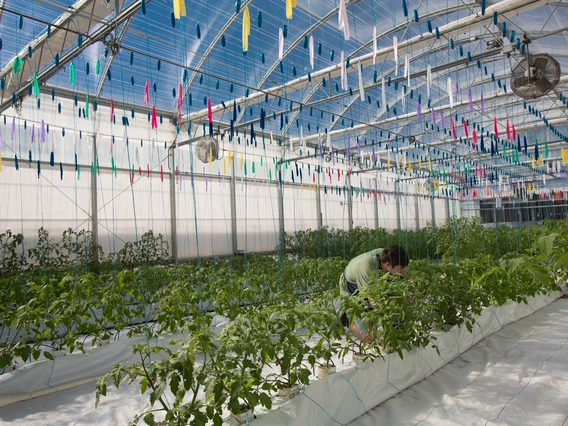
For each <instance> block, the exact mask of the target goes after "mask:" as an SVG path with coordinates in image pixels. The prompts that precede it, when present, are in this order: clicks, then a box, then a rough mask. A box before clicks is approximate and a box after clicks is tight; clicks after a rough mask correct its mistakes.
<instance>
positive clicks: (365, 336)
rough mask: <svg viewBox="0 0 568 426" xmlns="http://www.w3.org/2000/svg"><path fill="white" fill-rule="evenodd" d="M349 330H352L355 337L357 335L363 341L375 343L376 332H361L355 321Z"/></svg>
mask: <svg viewBox="0 0 568 426" xmlns="http://www.w3.org/2000/svg"><path fill="white" fill-rule="evenodd" d="M349 330H351V331H352V332H353V334H355V337H357V339H359V340H360V341H361V342H362V343H373V341H374V340H375V334H374V333H373V332H370V331H366V332H364V333H361V332H360V331H359V328H358V327H357V324H356V323H355V322H353V323H351V325H350V326H349Z"/></svg>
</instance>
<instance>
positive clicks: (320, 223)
mask: <svg viewBox="0 0 568 426" xmlns="http://www.w3.org/2000/svg"><path fill="white" fill-rule="evenodd" d="M321 170H322V169H321V166H320V169H319V172H318V181H317V187H316V214H317V215H318V218H317V220H318V231H319V230H320V229H321V228H322V226H323V218H322V213H321V183H320V179H321V176H320V175H321V174H322V171H321Z"/></svg>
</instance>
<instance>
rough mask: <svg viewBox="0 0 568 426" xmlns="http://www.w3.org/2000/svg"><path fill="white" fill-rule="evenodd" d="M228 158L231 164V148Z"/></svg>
mask: <svg viewBox="0 0 568 426" xmlns="http://www.w3.org/2000/svg"><path fill="white" fill-rule="evenodd" d="M228 160H229V164H230V163H231V150H229V154H228Z"/></svg>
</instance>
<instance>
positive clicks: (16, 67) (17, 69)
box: [12, 56, 24, 74]
mask: <svg viewBox="0 0 568 426" xmlns="http://www.w3.org/2000/svg"><path fill="white" fill-rule="evenodd" d="M23 63H24V61H22V58H20V57H19V56H18V57H17V58H16V59H15V60H14V63H13V64H12V72H14V73H16V74H17V73H19V72H20V70H21V69H22V64H23Z"/></svg>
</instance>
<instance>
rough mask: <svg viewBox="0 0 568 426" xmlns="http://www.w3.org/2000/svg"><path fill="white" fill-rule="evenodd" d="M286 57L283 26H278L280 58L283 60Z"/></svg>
mask: <svg viewBox="0 0 568 426" xmlns="http://www.w3.org/2000/svg"><path fill="white" fill-rule="evenodd" d="M283 57H284V33H283V32H282V28H278V59H279V60H280V61H281V60H282V58H283Z"/></svg>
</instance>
